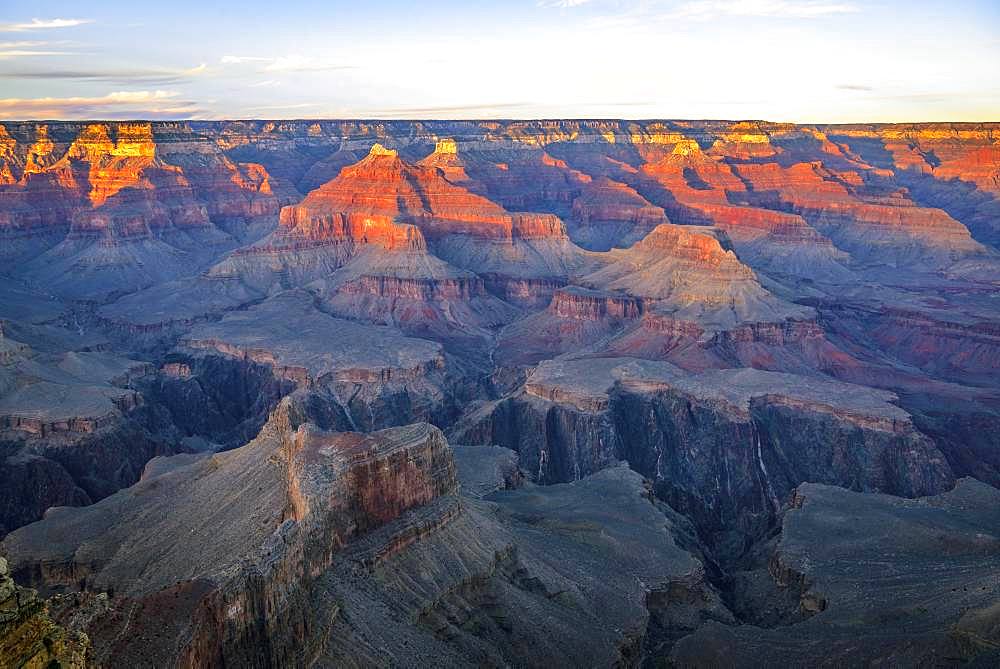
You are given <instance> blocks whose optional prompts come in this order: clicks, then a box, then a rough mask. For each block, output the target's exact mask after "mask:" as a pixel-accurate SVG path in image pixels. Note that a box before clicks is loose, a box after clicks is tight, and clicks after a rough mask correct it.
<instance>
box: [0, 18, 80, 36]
mask: <svg viewBox="0 0 1000 669" xmlns="http://www.w3.org/2000/svg"><path fill="white" fill-rule="evenodd" d="M93 22H94V20H93V19H31V20H30V21H28V22H27V23H0V32H4V33H20V32H28V31H30V30H52V29H55V28H74V27H76V26H82V25H83V24H85V23H93Z"/></svg>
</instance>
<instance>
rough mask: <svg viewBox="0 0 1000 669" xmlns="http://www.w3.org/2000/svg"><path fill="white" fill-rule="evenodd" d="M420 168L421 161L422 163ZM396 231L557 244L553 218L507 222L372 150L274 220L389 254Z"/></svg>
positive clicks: (508, 217) (428, 172)
mask: <svg viewBox="0 0 1000 669" xmlns="http://www.w3.org/2000/svg"><path fill="white" fill-rule="evenodd" d="M425 162H426V161H425ZM397 223H413V224H415V225H417V226H418V227H419V228H420V230H421V231H423V233H424V234H425V235H426V236H428V237H430V238H436V237H440V236H443V235H449V234H460V235H470V236H473V237H477V238H481V239H501V240H502V239H507V240H510V239H512V238H514V237H519V238H522V239H536V238H546V237H554V236H562V237H564V236H565V232H564V230H563V228H562V223H561V221H559V219H557V218H556V217H554V216H546V215H540V214H513V215H512V214H509V213H508V212H507V211H505V210H504V209H503V207H501V206H499V205H498V204H496V203H494V202H492V201H490V200H488V199H487V198H485V197H482V196H480V195H476V194H475V193H472V192H471V191H468V190H466V189H465V188H462V187H460V186H457V185H455V184H453V183H451V182H450V181H448V180H447V179H446V178H445V177H444V175H443V173H442V172H441V171H439V169H438V168H437V167H431V166H427V165H425V164H420V165H412V164H410V163H407V162H405V161H404V160H402V159H401V158H400V157H399V155H398V154H397V153H396V152H395V151H392V150H390V149H385V148H383V147H382V146H381V145H379V144H376V145H375V146H374V147H372V150H371V152H370V153H369V155H368V156H367V157H366V158H364V159H363V160H361V161H360V162H358V163H356V164H354V165H350V166H348V167H345V168H344V169H343V170H341V172H340V175H339V176H338V177H337V178H336V179H333V180H332V181H330V182H328V183H327V184H325V185H323V186H322V187H320V188H318V189H316V190H315V191H313V192H312V193H310V194H309V195H308V196H307V197H306V199H305V200H303V201H302V202H301V203H300V204H298V205H296V206H294V207H289V208H287V209H285V210H284V211H283V212H282V215H281V225H282V227H283V228H285V229H287V230H289V231H291V232H294V233H295V234H298V233H299V232H300V231H301V232H302V234H304V235H305V236H306V237H307V238H310V239H322V238H326V237H348V238H350V239H352V240H353V241H355V242H361V243H380V244H383V245H386V244H387V243H388V244H389V246H390V247H391V245H392V244H395V243H398V242H399V241H400V237H401V236H402V237H403V238H404V239H403V241H405V235H401V233H400V232H399V231H398V230H395V229H394V227H395V226H396V224H397Z"/></svg>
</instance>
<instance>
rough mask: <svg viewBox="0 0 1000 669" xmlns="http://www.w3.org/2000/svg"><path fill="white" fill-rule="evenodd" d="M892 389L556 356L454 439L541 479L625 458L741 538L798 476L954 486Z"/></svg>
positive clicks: (672, 499)
mask: <svg viewBox="0 0 1000 669" xmlns="http://www.w3.org/2000/svg"><path fill="white" fill-rule="evenodd" d="M893 399H894V397H893V396H892V394H890V393H886V392H884V391H875V390H870V389H865V388H863V387H860V386H852V385H848V384H842V383H838V382H833V381H824V380H819V379H814V378H806V377H797V376H793V375H789V374H779V373H773V372H763V371H759V370H753V369H742V370H714V371H709V372H704V373H702V374H700V375H690V374H687V373H685V372H682V371H681V370H679V369H677V368H676V367H673V366H672V365H670V364H668V363H660V362H650V361H641V360H635V359H614V358H589V359H572V360H556V361H549V362H545V363H543V364H542V365H540V366H539V367H538V368H536V370H535V371H534V372H533V373H532V374H531V375H530V376H529V378H528V380H527V382H526V383H525V384H524V386H523V387H522V388H521V389H520V390H518V391H516V392H515V393H513V394H512V395H511V396H508V397H505V398H503V399H501V400H499V401H495V402H489V403H485V404H484V405H482V406H480V407H478V408H476V409H474V410H472V411H470V413H469V414H467V415H466V416H465V417H463V419H462V420H461V421H460V422H459V423H458V424H457V425H456V426H455V428H453V430H452V433H451V435H452V438H453V439H454V440H455V441H459V442H464V443H482V444H489V443H496V444H500V445H502V446H505V447H507V448H511V449H513V450H515V451H517V452H518V454H519V457H520V462H521V466H522V468H523V469H524V470H525V471H526V472H527V473H528V474H529V475H531V476H532V477H533V478H535V479H536V480H537V481H539V482H542V483H551V482H557V481H567V480H575V479H578V478H580V477H582V476H586V475H587V474H589V473H591V472H593V471H596V470H599V469H601V468H603V467H606V466H608V464H609V463H611V462H613V461H615V460H625V461H627V462H628V463H629V464H630V465H631V466H632V467H633V468H634V469H635V470H636V471H638V472H640V473H642V474H643V475H645V476H647V477H648V478H650V479H651V480H652V481H653V482H654V485H655V487H656V491H657V494H658V495H659V496H660V497H661V498H662V499H664V500H666V501H668V502H669V503H670V504H671V506H672V507H674V508H676V509H677V510H679V511H681V512H683V513H685V514H687V515H688V516H689V517H691V518H692V519H693V520H694V521H695V522H696V523H697V524H698V526H699V528H700V530H701V531H702V533H703V536H704V537H706V539H708V540H709V541H711V542H716V541H728V540H731V539H733V538H734V536H735V538H736V540H738V541H742V539H741V538H740V537H754V536H760V535H761V534H762V533H763V532H764V531H765V530H766V529H767V527H768V525H769V523H770V522H772V520H773V519H774V517H775V514H776V513H777V512H778V511H779V510H780V508H781V506H782V505H783V504H784V503H785V502H787V501H788V499H789V498H790V495H791V491H792V490H793V489H794V488H795V486H797V485H798V484H799V483H801V482H803V481H822V482H827V483H831V484H836V485H843V486H845V487H848V488H852V489H856V490H861V491H882V492H888V493H891V494H897V495H903V496H907V497H914V496H919V495H926V494H934V493H937V492H941V491H943V490H946V489H948V488H949V487H950V486H951V485H952V484H953V482H954V476H953V474H952V470H951V468H950V467H949V465H948V462H947V461H946V460H945V458H944V456H943V455H942V454H941V453H940V451H939V450H938V449H937V447H936V446H935V445H934V443H933V441H931V440H930V439H929V438H928V437H926V436H925V435H923V434H921V433H920V432H918V431H917V430H916V429H915V428H914V427H913V425H912V422H911V420H910V417H909V415H908V414H906V412H904V411H903V410H901V409H900V408H899V407H897V406H894V405H892V404H890V403H889V402H890V401H891V400H893Z"/></svg>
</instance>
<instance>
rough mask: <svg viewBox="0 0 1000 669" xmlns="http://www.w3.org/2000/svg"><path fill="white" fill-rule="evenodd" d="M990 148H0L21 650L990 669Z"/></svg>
mask: <svg viewBox="0 0 1000 669" xmlns="http://www.w3.org/2000/svg"><path fill="white" fill-rule="evenodd" d="M998 132H1000V128H998V126H997V125H996V124H916V125H844V126H815V125H810V126H799V125H794V124H788V123H769V122H764V121H752V122H730V121H609V120H595V121H583V120H565V121H561V120H548V121H415V122H410V121H343V120H341V121H323V120H315V121H313V120H310V121H266V120H261V121H234V122H228V121H219V122H215V121H190V122H162V123H161V122H152V123H145V122H143V123H117V122H88V123H61V122H59V123H57V122H47V123H35V122H4V123H3V124H0V255H2V257H3V260H4V265H3V268H2V270H0V554H5V555H7V556H9V558H10V567H11V570H10V571H11V572H12V575H13V578H14V579H15V580H16V581H18V586H20V587H24V586H25V585H33V586H35V587H38V588H40V589H41V590H42V592H41V593H40V594H39V595H38V597H37V598H35V599H31V598H27V599H25V602H26V603H28V604H30V605H31V606H34V607H36V609H38V607H43V608H44V606H48V614H47V615H48V619H46V618H45V617H44V616H35V615H34V613H37V612H38V611H35V610H32V611H25V613H26V614H27V615H25V616H18V617H17V620H19V621H29V623H30V624H31V625H35V624H36V623H38V624H40V625H41V626H42V627H45V629H42V627H37V626H36V627H32V629H34V630H35V631H41V632H45V630H49V631H51V632H53V634H55V636H53V637H52V639H53V641H54V642H59V641H60V639H61V640H63V641H65V640H67V639H73V638H79V639H82V638H83V637H80V636H73V635H77V634H78V633H80V632H83V633H86V635H87V638H89V640H90V647H89V649H88V650H87V651H86V652H87V653H88V656H87V661H88V662H90V663H92V664H97V665H102V666H118V665H142V666H145V665H147V664H152V665H156V666H233V665H245V664H254V665H259V666H289V665H292V666H298V665H306V666H309V665H311V666H396V665H398V664H400V663H401V662H402V663H404V664H405V663H407V662H410V660H409V659H408V658H412V662H411V663H413V664H423V665H433V666H449V667H450V666H455V667H460V666H470V665H475V666H565V665H572V666H577V665H586V666H660V665H662V664H669V663H673V664H677V665H684V666H716V665H734V666H740V665H741V663H749V664H753V663H754V662H756V663H757V664H759V663H761V662H764V663H768V662H769V663H771V664H781V663H782V662H783V661H784V662H785V663H786V664H788V663H792V664H803V665H807V664H809V663H810V662H811V661H815V658H816V657H824V658H829V662H831V663H834V664H836V663H840V664H847V665H851V664H859V663H860V664H878V665H885V664H890V665H891V664H899V663H903V664H915V665H922V664H928V663H929V664H933V663H934V662H940V661H941V658H946V660H944V661H946V663H947V662H954V663H964V662H970V663H974V664H975V666H993V665H995V664H996V662H995V657H994V656H995V653H996V647H997V644H998V643H1000V639H998V638H997V635H996V610H995V608H996V607H995V606H993V602H994V601H995V600H996V592H995V587H994V586H995V581H996V568H995V565H994V562H995V560H994V559H993V558H994V557H995V553H996V544H997V540H996V537H995V536H994V535H995V534H996V532H995V531H994V530H993V529H991V528H992V527H993V526H994V525H995V524H996V523H995V522H992V521H994V520H995V519H994V518H992V517H991V516H990V513H988V512H987V511H983V510H984V509H987V510H990V509H993V508H994V507H995V506H996V504H995V503H994V502H995V500H994V499H993V497H995V495H993V496H991V493H990V491H991V490H992V491H994V492H995V488H996V487H997V486H1000V441H998V438H1000V437H998V435H1000V381H998V379H1000V362H998V361H1000V310H998V306H997V297H996V296H997V293H998V290H1000V251H998V249H1000V234H998V230H1000V228H998V226H997V221H1000V186H998V176H997V175H998V174H1000V163H998V154H997V138H998V134H997V133H998ZM445 435H447V441H446V437H445ZM192 519H195V520H192ZM991 522H992V525H991ZM831 528H833V529H831ZM831 532H833V533H834V534H837V537H835V538H833V539H831V538H830V537H829V536H826V535H829V534H830V533H831ZM887 546H888V548H887ZM897 549H898V550H897ZM858 564H861V565H869V566H871V565H876V566H875V567H872V568H865V569H861V570H859V569H855V568H854V567H852V566H851V565H854V566H857V565H858ZM862 572H863V573H862ZM928 574H931V575H933V577H934V578H933V579H932V580H934V581H935V583H938V585H940V587H937V586H934V587H926V583H925V581H926V580H927V578H928ZM0 580H2V579H0ZM966 583H971V584H972V586H969V588H970V589H969V590H968V591H966V590H965V589H964V588H965V587H966V586H965V584H966ZM907 584H915V585H914V587H909V585H907ZM956 584H958V585H957V586H956ZM2 588H6V589H7V590H9V589H10V588H9V587H8V586H6V585H4V584H0V589H2ZM7 590H4V593H0V603H4V602H8V601H9V598H8V594H9V593H8V592H7ZM858 592H861V593H865V596H864V597H858V596H856V595H857V593H858ZM29 599H30V602H29ZM46 603H47V604H46ZM901 607H902V608H901ZM0 609H3V607H2V606H0ZM39 610H40V609H39ZM886 611H888V612H889V613H886ZM2 614H3V610H0V623H2V621H3V620H5V619H6V618H3V617H2ZM46 620H48V621H49V622H46ZM859 620H860V621H861V622H862V623H864V624H862V625H860V626H859V624H858V621H859ZM32 621H34V622H32ZM50 623H51V626H49V625H50ZM18 625H20V623H18ZM56 626H59V627H61V628H63V629H65V630H66V633H65V635H63V634H62V633H61V632H57V631H56V630H57V629H58V628H57V627H56ZM872 630H875V632H877V634H876V633H875V632H873V631H872ZM0 636H2V634H0ZM29 636H30V635H29ZM21 638H22V640H23V641H24V643H21V642H18V643H16V644H13V645H4V641H3V640H2V639H0V651H2V650H3V649H6V648H17V649H18V651H17V652H18V653H21V654H24V653H30V654H35V653H36V651H38V652H40V653H41V652H42V651H43V650H46V649H47V647H46V646H45V643H44V642H42V646H41V648H40V647H39V645H38V644H37V643H35V639H36V638H48V637H45V635H44V634H42V635H41V636H40V637H38V635H35V636H31V637H30V638H29V637H28V636H25V637H21ZM50 645H51V644H50ZM56 645H58V643H56ZM56 645H53V646H52V647H51V648H48V650H46V652H48V651H55V652H61V651H60V649H59V648H57V647H56ZM746 649H750V650H751V652H750V655H747V650H746ZM991 654H992V655H991ZM39 656H41V655H39ZM19 657H20V655H19ZM747 657H749V658H750V659H749V660H747V659H746V658H747ZM7 659H8V658H7V657H6V656H3V655H0V665H4V663H5V662H6V663H7V664H10V663H11V662H7Z"/></svg>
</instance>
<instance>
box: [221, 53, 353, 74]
mask: <svg viewBox="0 0 1000 669" xmlns="http://www.w3.org/2000/svg"><path fill="white" fill-rule="evenodd" d="M221 62H222V64H223V65H251V64H257V65H262V64H264V63H266V65H264V66H263V67H261V68H260V71H261V72H317V71H320V70H349V69H353V68H354V67H355V66H354V65H348V64H345V63H341V62H338V61H332V60H329V59H326V58H318V57H315V56H302V55H299V54H290V55H286V56H223V57H222V60H221Z"/></svg>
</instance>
